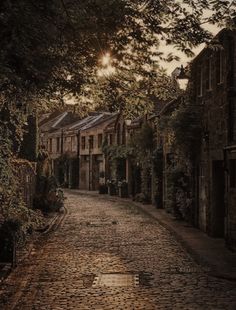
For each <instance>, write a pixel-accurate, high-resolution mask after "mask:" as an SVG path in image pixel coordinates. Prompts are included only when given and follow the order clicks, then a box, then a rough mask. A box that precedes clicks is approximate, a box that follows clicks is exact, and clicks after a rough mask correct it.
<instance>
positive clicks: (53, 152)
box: [39, 111, 80, 188]
mask: <svg viewBox="0 0 236 310" xmlns="http://www.w3.org/2000/svg"><path fill="white" fill-rule="evenodd" d="M75 121H77V122H78V121H80V117H79V116H78V115H76V114H74V113H72V112H67V111H64V112H54V113H52V114H49V115H48V116H47V117H45V118H43V120H42V121H41V122H40V123H39V138H40V148H41V149H43V150H46V151H47V153H48V155H49V158H50V173H51V174H53V175H54V176H55V177H56V179H57V181H58V184H59V185H63V186H70V187H75V188H76V187H78V177H77V175H76V171H77V168H78V164H77V158H78V150H77V131H76V129H73V130H70V127H71V125H70V124H74V123H75ZM71 171H73V172H74V173H73V174H72V173H71Z"/></svg>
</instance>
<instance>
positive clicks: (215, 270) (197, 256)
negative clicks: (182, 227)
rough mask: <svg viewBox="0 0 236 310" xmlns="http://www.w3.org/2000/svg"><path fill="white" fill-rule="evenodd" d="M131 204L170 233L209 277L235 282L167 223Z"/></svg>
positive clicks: (142, 206)
mask: <svg viewBox="0 0 236 310" xmlns="http://www.w3.org/2000/svg"><path fill="white" fill-rule="evenodd" d="M131 203H132V204H133V205H135V206H136V207H137V208H138V209H139V210H141V211H142V212H143V213H145V214H146V215H149V216H150V217H152V218H153V219H155V220H156V221H157V222H158V223H159V224H160V225H161V226H162V227H164V228H165V229H167V230H168V231H169V232H170V233H171V235H173V236H174V237H175V238H176V240H177V241H178V242H179V243H180V244H181V245H182V246H183V248H184V249H185V250H186V251H187V252H188V253H189V254H190V255H191V256H192V257H193V259H194V260H195V261H196V262H197V263H198V264H199V265H202V267H207V268H209V269H210V271H208V272H207V273H208V275H209V276H212V277H215V278H219V279H224V280H229V281H236V275H232V273H230V274H229V273H228V272H222V271H219V270H218V268H217V267H216V266H215V265H213V264H211V263H209V262H208V261H207V260H206V259H205V258H204V257H203V256H201V255H200V254H199V253H198V252H197V251H196V250H195V249H194V248H193V247H191V245H189V243H188V242H187V241H186V240H185V239H184V238H183V237H182V236H181V234H179V233H178V231H176V230H175V229H173V228H172V227H171V226H170V225H168V224H167V223H165V222H164V221H162V220H161V219H160V218H158V217H157V216H155V215H154V214H152V213H151V212H149V211H148V210H146V209H145V206H144V205H140V204H139V203H137V202H133V201H131Z"/></svg>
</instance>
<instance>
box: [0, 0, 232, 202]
mask: <svg viewBox="0 0 236 310" xmlns="http://www.w3.org/2000/svg"><path fill="white" fill-rule="evenodd" d="M235 8H236V4H235V1H229V0H220V1H219V0H212V1H206V0H183V1H182V2H181V1H177V0H147V1H146V0H145V1H144V0H136V1H131V0H80V1H78V0H51V1H48V0H39V1H35V0H17V1H16V0H2V1H1V2H0V42H1V52H0V138H1V148H0V183H1V184H2V186H3V188H2V189H1V191H2V192H3V193H4V194H3V196H4V195H5V196H6V194H7V188H8V187H11V182H12V178H11V176H12V175H13V172H12V171H13V170H12V168H11V164H10V158H11V157H12V155H13V154H16V153H17V151H18V150H19V149H20V144H21V141H22V137H23V134H24V124H25V122H26V120H27V117H28V114H34V113H35V112H36V110H37V108H38V107H39V106H40V105H41V103H42V100H47V101H48V102H49V103H50V104H54V102H55V101H52V99H56V100H57V101H59V100H61V101H62V100H63V98H64V97H65V95H66V94H70V93H72V94H74V95H78V93H79V92H80V90H81V87H82V86H83V85H84V84H86V83H88V82H90V79H91V75H92V74H94V71H96V70H95V67H96V66H97V64H98V59H99V58H100V57H101V56H102V55H104V52H106V51H107V50H110V51H112V54H113V56H114V59H116V60H117V64H119V68H120V70H119V72H121V73H122V75H125V78H124V81H125V83H124V84H123V85H122V88H121V91H123V90H125V95H126V94H127V96H128V95H129V93H130V95H129V96H128V97H127V98H131V97H132V99H135V96H136V90H140V92H139V94H140V93H142V90H144V89H146V87H147V83H148V78H146V73H145V72H143V74H141V73H142V70H143V69H144V71H147V70H146V69H145V68H144V66H146V65H150V64H151V63H152V62H153V59H154V58H155V60H157V61H158V59H166V60H171V59H173V58H174V57H175V55H172V54H169V55H163V54H162V53H160V51H159V50H158V46H159V43H160V41H163V42H165V44H169V45H173V46H174V47H176V48H177V49H180V50H182V51H184V52H185V53H186V54H188V55H192V52H191V49H192V48H193V47H195V46H197V45H198V44H200V43H203V42H207V41H209V39H210V38H211V34H210V33H209V32H208V31H207V30H206V29H205V28H204V27H203V26H204V24H205V23H207V22H210V23H212V24H214V23H218V22H220V23H222V22H224V21H225V20H227V21H231V20H232V19H233V18H234V17H235ZM207 10H210V12H211V15H210V16H209V15H207V17H205V16H206V15H204V12H206V11H207ZM121 69H122V70H121ZM131 69H132V70H134V71H133V72H134V73H135V74H138V75H139V74H141V76H142V79H141V80H137V79H136V78H137V76H136V75H135V74H133V75H131V77H129V74H130V73H129V72H130V71H131ZM147 73H148V71H147ZM159 77H160V75H159ZM130 78H131V82H130V83H129V80H130ZM119 83H120V81H119ZM111 86H112V85H111ZM131 86H132V87H131ZM112 88H113V89H116V87H113V86H112ZM117 89H118V88H117ZM131 90H132V91H131ZM131 95H132V96H131ZM141 95H142V94H141ZM115 96H116V97H117V95H115ZM119 96H120V94H119ZM125 98H126V96H124V94H123V96H122V97H121V96H120V97H119V99H120V100H121V99H122V100H123V99H124V100H126V99H125ZM131 102H132V101H131ZM141 102H142V100H141V98H139V101H138V102H137V107H138V108H139V105H140V104H141ZM143 102H144V101H143ZM90 103H91V101H90ZM5 196H4V197H5ZM15 198H16V196H15Z"/></svg>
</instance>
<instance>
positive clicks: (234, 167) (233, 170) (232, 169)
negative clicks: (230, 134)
mask: <svg viewBox="0 0 236 310" xmlns="http://www.w3.org/2000/svg"><path fill="white" fill-rule="evenodd" d="M229 184H230V187H232V188H235V187H236V159H230V161H229Z"/></svg>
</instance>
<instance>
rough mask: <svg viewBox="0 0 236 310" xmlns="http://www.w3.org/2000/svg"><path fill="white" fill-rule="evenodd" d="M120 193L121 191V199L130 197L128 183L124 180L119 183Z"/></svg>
mask: <svg viewBox="0 0 236 310" xmlns="http://www.w3.org/2000/svg"><path fill="white" fill-rule="evenodd" d="M118 191H119V197H121V198H127V197H128V196H129V194H128V183H127V181H126V180H122V181H119V182H118Z"/></svg>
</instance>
